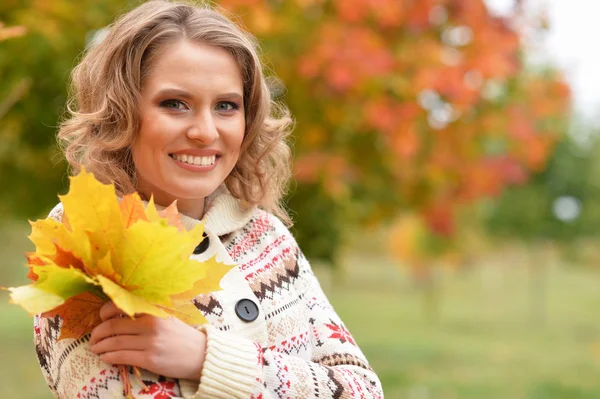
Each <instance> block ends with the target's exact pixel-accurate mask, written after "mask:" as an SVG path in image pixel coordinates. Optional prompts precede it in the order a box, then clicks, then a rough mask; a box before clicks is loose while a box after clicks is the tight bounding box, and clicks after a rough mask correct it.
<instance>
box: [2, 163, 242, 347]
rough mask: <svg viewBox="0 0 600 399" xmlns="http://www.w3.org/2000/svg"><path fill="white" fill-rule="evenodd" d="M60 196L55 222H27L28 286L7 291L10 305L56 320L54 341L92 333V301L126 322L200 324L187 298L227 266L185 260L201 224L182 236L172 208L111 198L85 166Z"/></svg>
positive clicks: (95, 320) (207, 287)
mask: <svg viewBox="0 0 600 399" xmlns="http://www.w3.org/2000/svg"><path fill="white" fill-rule="evenodd" d="M60 199H61V201H62V204H63V207H64V216H63V223H60V222H56V221H54V220H52V219H45V220H38V221H36V222H34V223H31V225H32V233H31V235H30V236H29V237H30V239H31V240H32V241H33V243H34V244H35V246H36V250H35V252H33V253H28V254H27V260H28V264H29V267H30V274H29V276H30V278H31V279H32V280H33V283H31V284H29V285H27V286H24V287H17V288H9V290H10V291H11V300H12V302H14V303H17V304H20V305H21V306H23V307H24V308H25V309H26V310H28V311H29V312H30V313H42V315H47V316H52V315H59V316H61V318H62V319H63V326H62V328H63V330H64V332H62V333H61V339H63V338H66V337H69V338H79V337H80V336H82V335H83V334H85V333H86V332H89V331H90V330H91V329H93V328H94V327H95V326H96V325H97V324H99V323H100V318H99V317H98V315H97V312H98V310H99V308H100V307H101V305H99V302H101V303H104V302H106V301H108V300H112V301H113V302H114V303H115V305H116V306H117V307H118V308H119V309H121V310H122V311H123V312H125V313H126V314H127V315H129V316H130V317H134V316H135V315H136V314H151V315H155V316H159V317H168V316H174V317H177V318H179V319H181V320H183V321H184V322H186V323H189V324H202V323H204V322H206V320H205V319H204V317H203V316H202V314H201V313H200V311H199V310H198V309H197V308H196V307H195V306H194V305H193V303H192V302H191V300H192V299H193V298H194V297H195V296H196V295H198V294H201V293H207V292H210V291H215V290H218V289H219V288H220V287H219V281H220V280H221V278H222V277H223V276H224V275H225V274H226V273H227V272H228V271H229V270H230V269H231V267H230V266H225V265H223V264H221V263H218V262H216V260H215V259H214V258H212V259H210V260H208V261H206V262H199V261H196V260H192V259H190V255H191V254H192V252H193V250H194V247H195V246H196V245H197V244H198V243H199V242H200V241H201V240H202V239H203V238H202V237H203V232H204V228H203V224H201V223H200V224H198V225H197V226H196V227H194V228H192V229H191V230H189V231H186V230H185V228H184V226H183V223H182V222H181V220H180V218H179V213H178V211H177V207H176V203H174V204H172V205H171V206H169V207H167V208H166V209H164V210H163V211H161V212H158V211H157V209H156V206H155V205H154V201H153V199H152V198H151V199H150V201H149V203H148V205H147V206H146V207H145V208H144V204H143V202H142V200H141V199H140V197H139V195H138V194H131V195H126V196H124V197H123V198H122V199H121V201H119V199H118V198H117V196H116V193H115V189H114V186H113V185H106V184H102V183H100V182H98V181H97V180H96V179H95V178H94V177H93V175H92V174H91V173H88V172H87V171H86V170H85V168H82V170H81V172H80V173H79V174H78V175H77V176H74V177H71V186H70V189H69V192H68V193H67V194H66V195H64V196H60Z"/></svg>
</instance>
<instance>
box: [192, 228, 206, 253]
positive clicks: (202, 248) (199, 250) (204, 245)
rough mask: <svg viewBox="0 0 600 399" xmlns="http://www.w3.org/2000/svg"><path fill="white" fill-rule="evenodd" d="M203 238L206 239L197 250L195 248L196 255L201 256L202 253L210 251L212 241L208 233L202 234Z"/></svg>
mask: <svg viewBox="0 0 600 399" xmlns="http://www.w3.org/2000/svg"><path fill="white" fill-rule="evenodd" d="M202 237H204V239H203V240H202V241H200V244H198V245H197V246H196V248H194V255H199V254H201V253H202V252H204V251H206V250H207V249H208V246H209V245H210V240H209V239H208V236H207V235H206V233H202Z"/></svg>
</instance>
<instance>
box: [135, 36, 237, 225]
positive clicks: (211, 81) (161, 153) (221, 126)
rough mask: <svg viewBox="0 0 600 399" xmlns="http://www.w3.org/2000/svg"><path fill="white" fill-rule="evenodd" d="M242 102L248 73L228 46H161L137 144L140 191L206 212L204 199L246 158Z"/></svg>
mask: <svg viewBox="0 0 600 399" xmlns="http://www.w3.org/2000/svg"><path fill="white" fill-rule="evenodd" d="M243 101H244V99H243V81H242V75H241V71H240V69H239V67H238V65H237V63H236V61H235V59H234V58H233V56H232V55H231V54H229V53H228V52H227V51H226V50H224V49H222V48H219V47H213V46H209V45H206V44H202V43H191V42H189V41H185V40H182V41H179V42H177V43H174V44H171V45H167V46H165V48H164V49H161V50H160V52H159V54H157V56H156V57H155V63H154V65H152V66H151V68H150V71H149V74H148V75H147V77H146V78H145V81H144V83H143V87H142V92H141V98H140V108H139V112H140V118H141V125H140V130H139V133H138V136H137V138H136V141H135V142H134V144H133V146H132V156H133V163H134V165H135V168H136V172H137V179H138V190H139V191H140V192H141V193H142V194H144V195H146V196H147V197H150V195H154V200H155V202H156V203H157V204H160V205H164V206H166V205H169V204H170V203H171V202H173V201H174V200H177V202H178V207H179V209H180V211H182V212H183V213H186V214H188V215H190V216H192V217H200V216H202V214H203V211H204V201H203V199H204V198H205V197H206V196H208V195H210V194H211V193H212V192H213V191H215V190H216V188H217V187H219V185H220V184H221V183H223V181H224V180H225V178H226V177H227V176H228V175H229V173H230V172H231V170H232V169H233V167H234V166H235V164H236V162H237V160H238V158H239V155H240V147H241V145H242V140H243V138H244V130H245V115H244V103H243Z"/></svg>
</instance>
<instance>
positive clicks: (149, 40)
mask: <svg viewBox="0 0 600 399" xmlns="http://www.w3.org/2000/svg"><path fill="white" fill-rule="evenodd" d="M182 39H186V40H190V41H192V42H202V43H206V44H209V45H213V46H217V47H221V48H223V49H225V50H227V51H229V53H230V54H232V55H233V57H234V58H235V60H236V62H237V64H238V65H239V67H240V70H241V71H242V77H243V81H244V93H243V94H244V107H245V110H244V111H245V115H246V130H245V134H244V140H243V143H242V148H241V153H240V158H239V160H238V162H237V164H236V165H235V167H234V169H233V170H232V172H231V173H230V175H229V176H228V177H227V179H226V180H225V185H226V186H227V188H228V190H229V192H230V193H231V194H232V195H234V196H235V197H236V198H239V199H241V200H245V201H247V202H248V203H250V204H252V205H257V206H260V207H262V208H263V209H265V210H267V211H270V212H272V213H274V214H275V215H277V216H278V217H279V218H280V219H282V220H283V221H284V222H286V223H288V224H289V223H290V219H289V216H288V214H287V212H286V211H285V209H284V207H283V206H282V203H281V200H282V197H283V195H284V191H285V187H286V185H287V182H288V180H289V178H290V174H291V172H290V148H289V146H288V145H287V141H286V138H287V137H288V135H289V133H290V131H291V127H292V119H291V117H290V115H289V111H288V109H287V108H286V107H285V106H284V105H283V104H279V103H276V102H275V101H274V100H272V99H271V95H270V91H269V86H268V84H267V80H266V78H265V75H264V73H263V70H262V64H261V62H260V58H259V55H258V51H259V50H258V44H257V42H256V40H255V39H254V37H253V36H251V35H250V34H249V33H247V32H246V31H244V30H243V29H242V28H240V27H239V26H238V25H236V24H235V23H234V22H233V21H232V20H231V19H229V18H228V17H226V16H225V15H224V13H222V12H219V11H217V10H215V9H213V8H211V7H209V6H206V5H194V4H191V3H182V2H172V1H167V0H151V1H148V2H146V3H144V4H142V5H140V6H138V7H137V8H135V9H133V10H132V11H130V12H128V13H126V14H124V15H123V16H121V17H120V18H119V19H117V20H116V21H115V22H114V23H113V24H112V25H111V26H110V27H109V29H108V34H107V36H106V37H105V38H104V39H103V40H102V41H101V42H100V43H98V44H96V45H94V46H90V48H89V50H88V51H87V52H86V53H85V55H84V56H83V58H82V60H81V62H80V63H79V64H78V65H77V66H76V67H75V68H74V70H73V72H72V75H71V81H72V94H71V97H70V100H69V103H68V118H67V119H66V120H64V121H63V122H62V123H61V126H60V129H59V132H58V140H59V144H60V146H61V148H62V149H63V151H64V154H65V157H66V159H67V161H68V162H69V164H70V166H71V169H72V172H73V173H77V172H78V171H79V169H80V168H81V165H83V166H85V168H86V169H87V170H89V171H91V172H93V173H94V175H95V176H96V178H97V179H99V180H100V181H103V182H106V183H114V184H115V187H116V189H117V192H118V193H119V194H121V195H124V194H128V193H131V192H134V191H136V172H135V168H134V165H133V161H132V157H131V145H132V144H133V142H134V141H135V139H136V136H137V133H138V131H139V127H140V116H139V110H138V98H139V95H140V92H141V88H142V85H143V83H144V78H145V77H146V76H147V74H148V71H149V70H150V68H151V67H152V64H153V60H154V57H155V56H156V55H157V54H158V52H159V50H160V49H161V48H162V47H163V46H165V45H169V44H172V43H173V42H175V41H178V40H182Z"/></svg>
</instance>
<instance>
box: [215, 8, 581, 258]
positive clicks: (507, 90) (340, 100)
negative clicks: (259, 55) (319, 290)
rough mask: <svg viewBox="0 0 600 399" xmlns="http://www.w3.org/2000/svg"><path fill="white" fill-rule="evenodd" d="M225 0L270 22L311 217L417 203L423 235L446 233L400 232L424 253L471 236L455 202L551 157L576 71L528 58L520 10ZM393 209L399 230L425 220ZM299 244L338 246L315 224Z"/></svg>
mask: <svg viewBox="0 0 600 399" xmlns="http://www.w3.org/2000/svg"><path fill="white" fill-rule="evenodd" d="M521 3H522V2H517V3H515V7H516V9H518V7H520V6H522V4H521ZM219 4H220V5H222V6H224V7H225V8H227V9H229V10H232V11H234V12H235V13H238V14H239V15H241V16H242V19H243V22H244V23H245V24H246V25H247V26H248V27H249V29H250V30H251V31H253V32H255V33H256V34H257V35H258V36H259V38H260V39H261V42H262V43H263V45H264V47H265V50H266V53H267V54H268V55H269V58H270V60H271V62H272V64H273V65H274V67H273V68H274V70H275V71H276V72H277V74H278V75H279V76H280V77H281V78H282V80H283V81H284V82H285V84H286V86H287V98H286V101H287V102H288V103H289V104H290V106H291V108H292V112H293V114H294V116H295V117H296V119H297V125H296V137H295V140H296V141H295V151H296V161H295V176H296V179H297V180H298V181H299V182H300V183H299V185H298V187H299V189H298V190H297V192H296V193H292V195H291V202H290V206H291V207H292V208H293V209H295V210H296V211H297V212H298V214H299V215H300V217H299V218H298V220H297V228H298V230H300V231H309V229H311V228H312V227H311V226H315V225H319V226H321V228H322V229H323V230H324V231H329V232H330V234H332V236H333V243H335V242H337V241H338V240H339V239H340V235H341V236H343V232H344V228H345V226H348V225H350V226H352V225H355V224H356V223H358V224H359V225H362V226H366V227H368V226H371V225H377V224H379V223H381V222H389V221H390V220H394V218H395V216H396V215H398V214H399V213H403V212H406V211H409V212H410V214H411V215H412V216H410V218H413V217H415V215H416V217H419V218H421V220H422V223H423V226H424V227H425V229H426V233H425V232H424V233H423V234H428V235H430V238H429V239H428V240H426V242H429V243H433V242H437V243H439V245H437V244H436V245H429V244H428V245H420V244H418V243H415V244H414V245H413V249H412V250H411V251H408V252H405V253H402V251H400V248H407V247H406V244H405V243H402V242H400V241H401V240H400V239H398V242H396V243H395V244H393V245H392V246H394V245H396V246H397V248H396V249H395V250H394V251H395V253H396V254H397V256H398V257H399V258H402V259H404V260H408V261H409V262H412V263H426V261H427V260H429V259H430V257H431V255H436V256H437V255H439V254H441V253H444V252H445V251H446V252H448V253H452V252H454V251H455V250H456V249H457V248H460V245H458V246H457V240H456V238H455V237H456V223H455V214H456V213H457V211H458V207H461V206H463V205H465V204H470V203H474V202H476V201H478V200H481V199H483V198H491V197H496V196H498V195H500V194H501V193H502V192H503V190H504V188H505V187H507V186H509V185H518V184H523V183H525V182H526V181H527V180H528V178H529V176H530V175H531V174H532V173H536V172H540V171H543V170H544V169H545V167H546V162H547V159H548V157H549V156H550V155H551V154H552V151H553V149H554V145H555V143H556V142H557V140H558V139H559V138H560V137H561V135H562V134H563V132H564V131H565V126H566V122H567V119H568V109H569V89H568V87H567V85H566V84H565V83H564V82H563V80H562V78H561V76H560V75H559V74H557V73H554V72H551V71H542V72H540V73H533V72H531V71H529V70H527V69H526V68H525V67H524V64H523V61H522V58H523V56H522V53H523V44H522V41H521V38H520V35H519V32H518V30H517V29H516V28H515V27H516V26H518V23H519V20H520V19H519V15H518V14H515V15H513V16H512V17H507V18H501V17H497V16H493V15H491V14H490V13H489V12H488V10H487V9H486V7H485V4H484V2H483V1H482V0H468V1H467V0H420V1H414V0H377V1H373V0H330V1H325V0H290V1H285V2H283V1H263V0H255V1H247V0H221V1H219ZM278 91H279V92H281V90H278ZM309 184H310V185H311V187H317V189H316V191H317V192H318V193H319V194H318V195H320V196H321V197H323V198H325V197H327V198H328V200H327V201H323V202H320V203H319V208H318V209H317V208H313V204H312V203H311V202H310V201H308V200H307V199H308V197H309V196H311V195H314V193H315V190H310V191H309V190H303V189H302V187H308V186H305V185H309ZM325 214H326V215H329V217H327V218H323V217H322V215H325ZM327 223H330V227H329V228H325V227H323V226H324V225H325V224H327ZM395 223H396V224H397V225H396V226H395V227H394V229H393V231H394V232H396V233H395V234H392V239H393V237H396V236H397V237H404V236H405V234H403V233H398V231H399V230H401V229H402V228H408V229H411V228H414V226H416V225H417V223H416V222H413V223H406V217H404V216H402V215H401V216H400V218H399V219H396V222H395ZM335 231H337V233H333V232H335ZM408 235H410V234H408ZM301 238H302V237H301ZM342 239H343V237H342ZM325 240H327V238H325ZM301 241H302V240H301ZM301 244H302V246H303V248H305V250H306V251H307V252H308V253H309V255H315V254H316V255H320V256H323V257H325V258H328V259H332V258H334V256H333V254H332V252H334V251H336V249H337V247H336V246H335V245H330V246H329V247H328V251H329V253H323V244H322V240H317V239H315V237H309V238H307V239H306V240H305V241H304V242H301ZM317 247H318V248H317ZM417 247H418V248H421V249H420V250H418V251H416V250H415V248H417ZM463 248H464V246H463ZM409 252H410V253H409ZM419 253H422V256H421V259H420V260H417V259H416V257H417V255H418V254H419Z"/></svg>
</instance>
